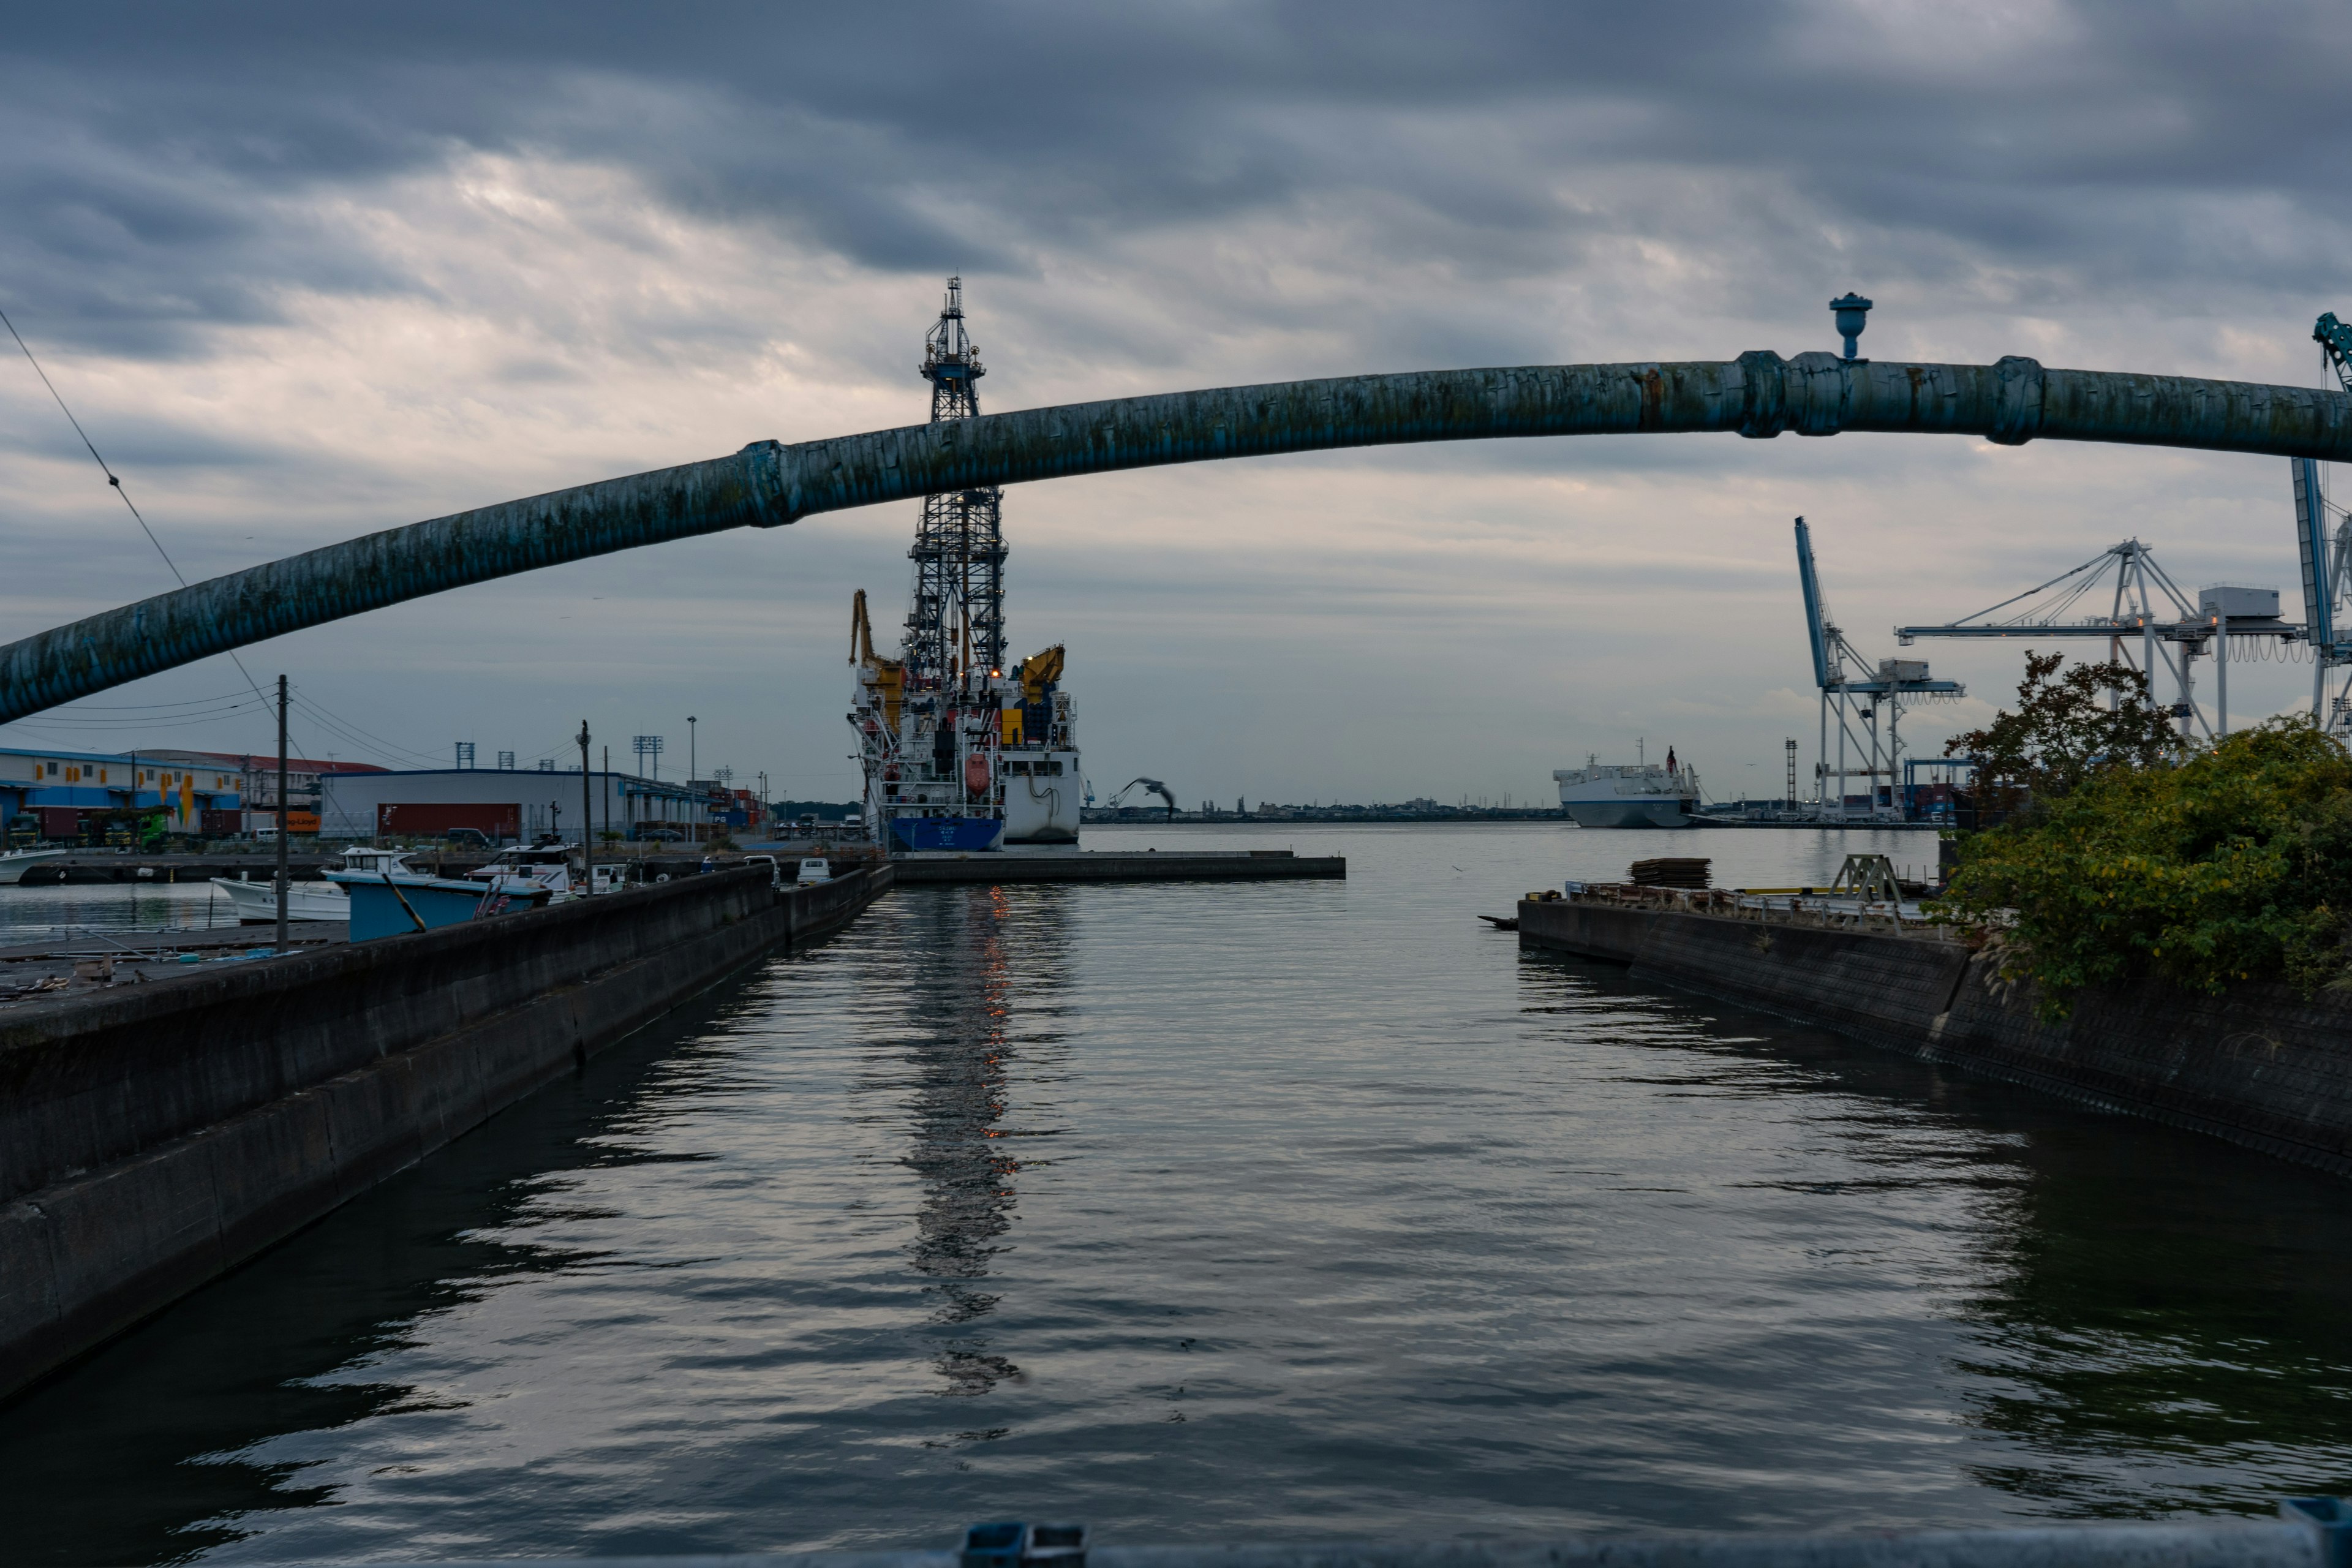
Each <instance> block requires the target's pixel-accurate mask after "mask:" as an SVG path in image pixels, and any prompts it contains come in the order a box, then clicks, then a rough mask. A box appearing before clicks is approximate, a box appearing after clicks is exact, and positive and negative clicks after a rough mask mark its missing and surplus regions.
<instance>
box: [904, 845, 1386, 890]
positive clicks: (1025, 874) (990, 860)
mask: <svg viewBox="0 0 2352 1568" xmlns="http://www.w3.org/2000/svg"><path fill="white" fill-rule="evenodd" d="M890 864H891V865H892V866H894V867H896V868H898V880H899V882H900V883H901V884H902V885H905V884H913V883H918V882H1236V881H1265V880H1275V879H1282V878H1293V877H1318V878H1341V879H1344V878H1345V877H1346V876H1347V875H1348V858H1347V857H1346V856H1344V855H1294V854H1292V853H1291V852H1290V851H1289V850H1287V849H1238V850H1234V849H1159V850H1151V849H1116V850H1096V849H1062V850H1020V849H1013V850H993V851H991V852H989V853H987V854H982V855H949V854H919V855H901V856H897V857H895V858H892V860H891V861H890Z"/></svg>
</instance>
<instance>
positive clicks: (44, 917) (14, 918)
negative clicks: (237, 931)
mask: <svg viewBox="0 0 2352 1568" xmlns="http://www.w3.org/2000/svg"><path fill="white" fill-rule="evenodd" d="M235 924H236V910H235V909H233V908H232V907H231V906H230V904H229V901H228V900H227V899H226V898H224V897H222V896H221V894H220V892H219V890H218V889H215V888H214V887H213V886H212V884H211V883H210V882H208V881H205V882H178V883H174V882H97V883H77V884H66V885H58V886H51V887H46V888H43V887H33V888H26V887H22V886H19V887H13V888H0V947H8V946H14V945H16V944H18V943H22V942H40V941H43V940H45V939H47V938H48V937H52V936H58V935H62V934H64V933H65V932H68V931H165V930H181V931H187V930H194V931H208V930H210V929H212V928H213V927H215V926H233V925H235Z"/></svg>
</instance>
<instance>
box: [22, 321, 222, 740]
mask: <svg viewBox="0 0 2352 1568" xmlns="http://www.w3.org/2000/svg"><path fill="white" fill-rule="evenodd" d="M0 326H5V327H6V328H7V329H8V335H9V336H10V337H12V338H14V339H16V346H17V347H18V348H19V349H22V350H23V351H24V353H25V363H27V364H29V365H31V366H32V367H33V374H35V375H37V376H39V377H40V378H41V384H42V385H43V386H46V387H47V388H48V389H49V395H50V396H51V397H53V398H55V399H57V404H58V413H60V414H63V415H64V416H66V423H67V424H68V425H70V426H73V427H74V434H75V435H77V436H79V437H81V444H82V445H83V446H84V447H88V448H89V456H90V460H91V461H92V462H94V463H96V464H97V465H98V471H99V472H100V473H102V474H104V475H105V476H106V482H107V483H108V484H110V485H111V486H112V487H113V488H114V493H115V494H116V495H119V496H121V498H122V504H123V505H124V506H127V507H129V508H130V509H131V516H132V517H134V518H137V519H138V521H139V531H141V532H142V533H144V534H145V535H146V536H147V542H148V543H150V544H152V545H153V546H154V547H155V553H156V554H158V555H160V556H162V557H163V564H164V565H166V566H168V567H170V568H171V569H172V575H173V577H175V578H177V579H178V580H179V584H180V586H181V587H183V588H184V587H186V586H187V585H188V579H187V575H186V574H184V573H183V572H182V571H181V570H180V565H179V563H178V562H176V561H173V559H172V552H170V551H168V550H166V549H164V548H163V541H162V540H160V539H158V538H156V537H155V531H154V530H153V529H152V528H150V527H148V526H147V519H146V518H145V517H144V516H142V514H141V512H140V510H139V507H138V504H137V503H136V502H134V501H133V500H131V492H130V491H129V490H126V489H123V488H122V479H121V476H120V475H118V474H116V473H115V471H114V470H113V469H112V468H110V467H109V466H108V465H107V461H106V459H105V458H102V457H100V456H99V451H98V444H97V443H96V442H94V441H92V440H91V439H90V438H89V431H87V430H85V429H83V428H82V427H81V421H80V420H79V419H77V418H75V417H74V411H73V410H72V409H71V408H69V407H68V406H67V405H66V399H65V394H63V393H61V392H59V391H58V384H57V383H56V382H53V381H51V380H50V379H49V373H48V372H47V371H45V370H43V369H42V368H41V362H40V361H39V360H37V359H36V358H34V357H33V349H32V345H31V344H29V343H27V342H25V334H24V333H22V332H20V331H17V330H16V322H14V321H10V320H8V312H6V311H5V310H0ZM228 661H229V662H230V663H231V664H233V665H235V666H236V672H237V673H238V674H239V675H242V676H244V677H245V683H246V684H247V686H250V687H252V688H253V694H254V695H255V696H256V697H260V698H261V700H262V702H263V703H264V704H265V705H266V704H267V703H268V700H269V699H268V698H267V697H262V695H261V683H260V682H259V681H257V680H256V679H253V672H252V671H251V670H249V669H247V668H245V660H243V659H241V658H237V657H236V654H235V653H231V654H230V655H229V656H228Z"/></svg>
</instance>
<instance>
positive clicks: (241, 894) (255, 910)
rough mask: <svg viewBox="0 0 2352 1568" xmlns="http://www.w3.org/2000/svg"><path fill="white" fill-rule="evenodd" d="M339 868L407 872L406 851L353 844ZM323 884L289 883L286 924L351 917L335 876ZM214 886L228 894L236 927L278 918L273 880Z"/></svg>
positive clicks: (220, 880) (222, 880) (223, 881)
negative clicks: (234, 911) (288, 922)
mask: <svg viewBox="0 0 2352 1568" xmlns="http://www.w3.org/2000/svg"><path fill="white" fill-rule="evenodd" d="M342 869H343V870H345V871H357V872H368V873H374V872H380V871H406V870H408V852H407V851H405V850H399V849H377V848H373V847H369V846H366V845H353V846H352V847H351V848H349V849H346V850H344V851H343V864H342ZM325 876H326V877H327V878H328V880H326V881H323V882H293V883H289V885H288V886H287V889H286V918H287V919H288V920H289V921H347V920H349V919H351V918H352V900H351V897H350V895H349V894H347V893H345V892H344V891H343V889H341V888H340V887H338V886H337V885H336V884H335V882H334V881H333V878H334V876H335V873H334V872H332V871H329V872H326V873H325ZM212 884H213V886H214V887H215V888H217V889H220V890H221V891H222V892H224V893H226V894H227V895H228V901H229V907H230V908H232V909H234V910H236V920H237V923H238V924H239V925H263V924H268V923H274V922H275V921H277V919H278V885H277V883H276V882H275V881H274V880H270V879H264V880H261V881H257V882H241V881H236V880H234V879H230V878H227V877H215V878H213V879H212Z"/></svg>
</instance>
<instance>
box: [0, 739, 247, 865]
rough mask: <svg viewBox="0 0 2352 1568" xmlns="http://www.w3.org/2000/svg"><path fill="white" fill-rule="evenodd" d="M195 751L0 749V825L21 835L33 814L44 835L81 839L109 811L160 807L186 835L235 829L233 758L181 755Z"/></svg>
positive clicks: (238, 799) (238, 801) (237, 802)
mask: <svg viewBox="0 0 2352 1568" xmlns="http://www.w3.org/2000/svg"><path fill="white" fill-rule="evenodd" d="M192 756H193V753H189V752H120V753H118V752H58V751H26V750H20V749H17V748H15V747H0V828H5V829H8V830H10V831H11V832H21V831H23V829H22V826H20V821H21V819H23V818H30V819H32V822H33V823H34V824H35V825H36V827H35V831H36V832H37V834H38V836H39V837H41V838H44V839H54V840H60V841H70V842H76V843H79V842H82V841H84V840H87V839H89V838H91V837H93V832H92V828H93V825H94V824H95V823H97V822H100V821H102V820H103V819H104V818H106V816H108V815H109V814H110V813H117V812H128V811H134V810H139V809H142V808H144V809H146V810H149V811H153V810H156V809H159V808H160V809H162V810H163V811H165V812H167V813H169V814H170V816H171V818H172V820H173V826H175V827H177V828H178V829H179V830H180V831H183V832H187V833H204V834H215V833H217V834H231V833H235V832H236V831H237V829H238V826H239V821H238V818H239V808H240V806H241V805H242V804H243V801H242V796H241V781H240V779H239V776H238V773H237V771H236V767H235V766H234V765H233V760H232V759H225V758H208V759H205V760H202V761H190V760H184V759H189V758H191V757H192Z"/></svg>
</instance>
